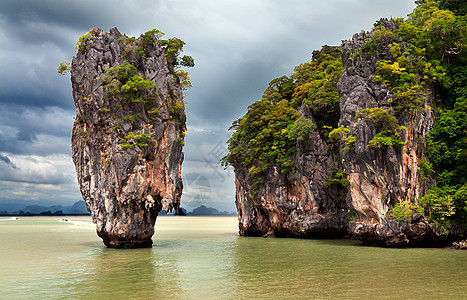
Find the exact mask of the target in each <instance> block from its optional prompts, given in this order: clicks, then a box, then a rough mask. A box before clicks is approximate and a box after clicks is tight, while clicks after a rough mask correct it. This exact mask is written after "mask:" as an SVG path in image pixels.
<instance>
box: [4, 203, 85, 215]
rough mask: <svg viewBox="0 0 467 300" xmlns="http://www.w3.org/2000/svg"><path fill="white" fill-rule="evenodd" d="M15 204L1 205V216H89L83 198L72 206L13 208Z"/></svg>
mask: <svg viewBox="0 0 467 300" xmlns="http://www.w3.org/2000/svg"><path fill="white" fill-rule="evenodd" d="M12 207H14V206H10V205H8V204H4V205H0V216H64V215H67V216H70V215H73V216H89V215H91V214H90V213H89V212H88V211H87V210H86V203H85V202H84V201H83V200H81V201H77V202H75V203H74V204H73V205H72V206H62V205H53V206H42V205H28V206H25V207H24V208H21V209H14V208H13V209H12Z"/></svg>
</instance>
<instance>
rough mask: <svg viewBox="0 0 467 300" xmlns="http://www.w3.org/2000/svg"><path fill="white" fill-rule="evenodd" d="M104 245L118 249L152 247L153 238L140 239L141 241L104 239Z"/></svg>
mask: <svg viewBox="0 0 467 300" xmlns="http://www.w3.org/2000/svg"><path fill="white" fill-rule="evenodd" d="M104 245H105V246H106V247H107V248H118V249H132V248H151V247H152V240H151V239H149V240H140V241H109V240H104Z"/></svg>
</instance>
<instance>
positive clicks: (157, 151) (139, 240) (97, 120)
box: [71, 28, 186, 248]
mask: <svg viewBox="0 0 467 300" xmlns="http://www.w3.org/2000/svg"><path fill="white" fill-rule="evenodd" d="M158 38H159V37H158V36H156V35H146V37H145V38H143V36H142V37H140V38H138V39H134V38H129V37H127V36H124V35H122V34H121V33H120V32H119V31H118V30H117V29H116V28H112V29H110V32H109V33H101V32H100V31H99V30H94V31H91V32H90V33H88V34H87V35H85V36H83V37H82V39H80V41H79V42H81V43H80V44H79V45H77V46H78V47H79V50H78V53H77V55H76V56H75V57H74V58H73V61H72V66H71V81H72V87H73V98H74V102H75V105H76V119H75V123H74V125H73V132H72V154H73V161H74V163H75V167H76V173H77V178H78V183H79V186H80V190H81V193H82V196H83V198H84V200H85V201H86V205H87V208H88V210H89V211H90V212H91V215H92V220H93V222H94V223H96V227H97V234H98V235H99V236H100V237H101V238H102V239H103V241H104V244H105V245H106V246H107V247H115V248H136V247H151V245H152V236H153V234H154V224H155V221H156V217H157V215H158V213H159V211H160V210H164V211H166V212H170V211H172V209H174V208H175V209H178V207H179V204H180V196H181V193H182V187H183V186H182V180H181V163H182V161H183V152H182V147H183V137H184V134H185V130H186V127H185V119H186V118H185V112H184V104H183V94H182V88H181V85H180V80H179V78H178V77H177V76H176V74H175V72H174V66H173V65H171V64H170V62H169V61H168V59H167V55H165V54H166V52H167V51H166V50H167V49H166V47H165V48H164V47H163V45H161V43H158V42H157V41H158Z"/></svg>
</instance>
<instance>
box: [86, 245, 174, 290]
mask: <svg viewBox="0 0 467 300" xmlns="http://www.w3.org/2000/svg"><path fill="white" fill-rule="evenodd" d="M161 247H172V246H171V245H170V242H165V241H161V242H160V243H159V245H158V246H157V247H155V248H153V249H148V248H143V249H134V250H131V251H121V250H115V249H108V248H101V249H97V250H95V251H94V252H93V253H92V254H90V255H88V256H87V260H88V266H87V268H88V269H89V273H90V274H87V275H86V276H85V278H86V279H85V282H80V284H79V287H77V289H79V290H80V293H79V294H80V298H81V299H90V298H92V299H112V298H114V299H154V298H157V299H159V298H161V299H174V298H177V297H178V295H180V293H181V290H180V286H179V284H178V281H179V278H178V273H179V270H178V264H177V260H178V257H177V254H176V252H173V251H166V250H164V249H162V248H161ZM161 250H162V251H161ZM82 291H85V293H84V294H83V293H82Z"/></svg>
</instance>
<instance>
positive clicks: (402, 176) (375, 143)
mask: <svg viewBox="0 0 467 300" xmlns="http://www.w3.org/2000/svg"><path fill="white" fill-rule="evenodd" d="M396 29H397V28H396V24H395V23H394V21H388V20H381V21H380V22H379V24H378V26H377V27H376V28H375V29H373V30H372V31H371V32H362V33H359V34H355V35H354V36H353V38H352V40H348V41H343V43H342V45H341V47H340V53H341V56H342V64H343V70H344V71H343V73H342V75H340V77H339V80H338V81H337V84H336V86H335V89H336V92H337V93H338V98H339V99H338V100H337V101H338V105H339V112H340V113H339V118H338V123H337V124H336V125H337V127H338V128H336V129H335V130H332V131H331V132H329V131H326V130H327V129H326V128H331V127H330V125H328V124H329V123H328V124H326V123H325V124H324V126H323V123H321V125H320V127H319V126H318V125H319V124H317V122H316V121H315V120H318V119H319V118H321V122H322V120H323V116H320V115H318V113H316V111H318V112H319V107H318V106H316V104H314V102H313V101H316V102H317V103H320V102H319V101H320V97H322V99H323V98H324V99H326V97H329V96H330V94H329V93H328V94H326V90H325V86H324V87H320V89H318V90H317V89H315V90H312V88H313V86H317V84H318V83H319V80H320V78H321V77H319V76H322V75H319V74H318V73H317V72H324V73H326V74H329V73H327V72H329V70H331V72H332V69H329V68H328V67H327V66H328V65H330V64H328V63H325V64H326V68H327V69H325V70H326V71H322V70H321V71H320V70H318V69H313V68H317V66H318V63H319V59H320V58H319V57H324V56H326V55H327V54H328V53H325V52H326V51H324V52H323V53H321V54H319V53H316V54H317V59H315V58H313V61H312V62H310V63H308V65H305V64H304V65H305V66H299V67H297V68H296V70H298V71H300V70H302V71H303V70H304V72H305V75H306V76H309V78H312V79H310V81H308V82H306V83H305V84H303V81H302V82H300V80H301V79H300V78H299V76H300V75H299V76H298V79H296V78H297V73H294V74H293V75H292V79H290V80H291V81H292V80H295V81H292V82H293V83H292V84H295V86H294V94H293V97H292V98H290V99H285V97H286V93H285V92H284V93H282V94H281V95H279V96H280V97H283V98H282V99H285V100H281V101H284V103H286V104H288V105H293V103H296V102H297V99H299V98H298V96H300V94H301V93H303V90H305V91H306V93H308V96H307V97H309V98H305V100H303V102H301V103H302V104H301V109H300V116H301V117H304V118H306V119H307V120H309V121H311V122H312V123H313V124H314V130H313V132H312V133H311V134H310V135H309V139H308V141H307V142H297V145H296V147H297V151H296V153H297V155H295V157H294V159H293V164H294V169H293V170H294V171H293V172H292V173H288V174H287V175H283V174H282V173H281V170H280V169H279V168H278V167H276V166H274V164H273V166H272V167H271V168H270V169H269V170H268V172H266V173H263V174H261V176H263V178H264V180H262V179H261V180H258V173H255V172H254V170H255V167H256V165H253V167H250V165H251V159H250V158H249V157H248V153H251V152H248V151H252V150H253V153H255V154H256V153H260V152H254V151H255V149H254V148H253V147H252V146H251V145H255V143H256V140H257V139H260V138H263V137H262V136H263V133H264V132H267V131H268V130H271V129H270V128H269V127H270V124H272V123H269V124H267V125H265V127H267V128H264V129H261V128H259V129H257V130H256V132H257V133H255V134H256V135H251V134H250V132H249V131H247V129H248V128H247V127H246V126H245V124H246V123H247V122H252V124H253V125H252V126H254V125H255V124H262V123H259V121H257V120H258V119H259V120H262V119H260V118H259V117H258V118H256V119H254V118H250V119H247V117H251V114H252V113H256V114H261V112H259V111H253V109H254V106H253V105H252V106H250V107H249V112H248V113H247V115H245V117H244V118H243V119H240V120H238V121H236V122H234V124H233V127H234V128H236V129H237V132H236V134H237V135H235V134H234V136H233V138H232V139H231V140H230V141H229V143H230V144H229V149H230V151H231V152H230V154H229V155H228V156H226V158H225V159H226V161H227V162H229V163H230V164H231V165H233V166H234V168H235V176H236V205H237V209H238V218H239V231H240V234H241V235H255V236H259V235H263V236H285V237H314V236H320V237H331V236H335V235H336V234H337V235H344V234H350V235H351V236H352V237H353V238H355V239H360V240H362V241H363V242H364V243H366V244H372V245H381V246H388V247H399V246H406V245H410V246H426V245H430V246H433V245H438V243H443V242H446V241H447V238H449V236H447V235H444V236H443V235H442V234H439V232H437V229H436V228H434V227H433V225H431V224H432V223H429V222H428V220H427V217H426V216H425V215H424V214H423V205H422V204H421V203H420V202H419V199H420V198H421V197H423V196H424V195H425V194H426V193H427V191H428V189H429V188H430V185H432V184H434V182H435V180H434V178H433V177H432V176H431V177H430V175H426V174H423V172H421V170H420V169H421V167H420V161H422V160H425V159H426V157H427V156H426V154H425V147H426V146H425V142H424V140H425V137H426V136H427V134H428V133H429V131H430V130H431V128H432V127H433V124H434V121H435V114H434V112H433V110H432V108H431V106H432V104H433V91H434V87H433V82H432V81H431V82H430V81H429V80H425V79H426V78H428V77H427V76H424V74H423V73H422V72H423V71H420V70H419V69H417V68H416V63H417V62H416V58H414V57H412V56H411V54H410V49H409V47H408V46H407V45H406V44H405V43H404V41H403V39H402V37H401V36H398V35H397V33H396ZM328 48H329V47H328ZM393 48H394V49H393ZM323 49H324V48H323ZM329 49H330V48H329ZM398 51H399V52H398ZM397 53H399V54H397ZM400 53H404V54H403V55H404V57H403V58H404V59H406V61H405V62H404V63H405V64H406V66H408V68H409V69H411V70H412V71H410V72H412V73H410V74H409V73H404V74H405V75H404V76H407V79H406V80H410V83H407V84H406V85H404V86H402V87H399V90H397V88H396V89H394V86H396V87H397V85H398V84H399V85H401V83H400V80H399V79H398V80H399V81H397V82H396V80H395V79H394V78H395V77H396V76H398V75H399V74H402V73H403V71H405V70H406V69H405V68H401V67H400V66H399V63H398V62H397V58H398V56H397V55H399V56H400V55H401V54H400ZM314 54H315V53H314ZM399 58H400V57H399ZM381 66H383V67H381ZM384 66H386V69H384ZM307 68H308V69H307ZM310 70H318V71H316V73H310V72H311V71H310ZM413 70H418V71H413ZM306 72H308V73H306ZM313 72H315V71H313ZM383 72H386V73H383ZM417 72H418V73H417ZM310 74H311V75H310ZM316 74H318V75H316ZM339 74H340V73H339ZM384 74H386V76H387V77H385V78H386V79H382V76H383V75H384ZM313 76H314V77H313ZM326 76H327V75H326ZM326 80H328V78H327V77H326ZM326 80H325V81H324V82H325V83H324V84H327V83H326ZM391 80H393V81H392V82H391ZM276 81H277V80H276ZM273 82H274V81H273ZM283 82H285V81H283ZM322 82H323V81H322ZM327 82H330V81H329V80H328V81H327ZM307 84H308V85H307ZM391 84H392V86H393V88H392V89H391V86H390V85H391ZM284 86H285V85H283V86H281V87H280V89H279V90H281V89H282V90H283V91H284V90H285V88H284ZM407 86H409V88H407ZM404 89H405V90H404ZM310 91H318V92H317V94H316V95H311V96H310V93H311V92H310ZM279 92H280V91H279ZM279 92H278V93H276V94H279ZM331 92H332V91H331ZM404 92H405V94H404ZM395 93H398V94H395ZM297 95H298V96H297ZM263 97H264V96H263ZM329 98H331V97H329ZM310 99H311V100H310ZM299 100H300V99H299ZM325 101H328V100H323V102H324V103H326V102H325ZM290 103H292V104H290ZM313 105H315V108H314V109H315V110H314V112H313V113H312V112H311V110H310V107H311V106H313ZM316 107H318V109H317V108H316ZM321 113H323V114H324V115H325V117H326V116H327V115H328V114H329V113H328V112H326V111H324V112H323V111H321ZM313 114H314V115H313ZM327 117H329V116H327ZM261 118H263V119H264V118H265V116H261ZM249 120H253V121H249ZM255 122H256V123H255ZM336 122H337V121H336ZM336 125H332V126H336ZM241 126H243V128H247V129H242V127H241ZM263 126H264V125H263ZM317 128H319V130H318V129H317ZM289 129H290V127H287V128H285V129H282V130H283V131H284V132H287V131H289ZM240 130H244V131H245V132H246V134H244V135H243V136H241V135H239V133H240V134H242V131H240ZM262 130H263V131H262ZM247 134H250V136H248V135H247ZM333 135H334V137H333ZM239 136H241V137H246V138H244V139H243V140H239ZM277 136H279V135H277ZM335 137H338V138H337V140H340V142H338V143H339V144H338V145H335V144H334V146H333V145H332V144H333V143H334V142H333V140H334V141H335V140H336V138H335ZM245 149H246V150H245ZM245 153H246V154H245ZM260 155H262V154H261V153H260ZM245 157H246V158H245ZM263 157H265V158H266V159H270V157H272V156H269V157H268V156H267V154H266V155H263ZM249 159H250V160H249ZM255 159H256V157H255ZM260 159H261V158H260ZM263 160H264V159H263ZM275 163H276V165H277V162H275ZM249 164H250V165H249ZM255 164H258V163H257V162H255ZM249 168H250V169H249ZM252 170H253V172H252ZM422 171H423V170H422ZM264 174H265V175H264ZM336 174H344V176H346V179H347V180H346V181H345V182H344V181H343V180H341V181H339V180H334V179H333V178H336V176H335V175H336ZM258 181H259V182H260V184H259V185H257V182H258ZM332 182H340V183H342V184H340V185H332V184H330V183H332ZM255 184H256V185H257V191H256V192H252V190H253V188H252V187H254V186H255ZM397 209H399V211H397ZM397 213H399V215H397Z"/></svg>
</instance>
